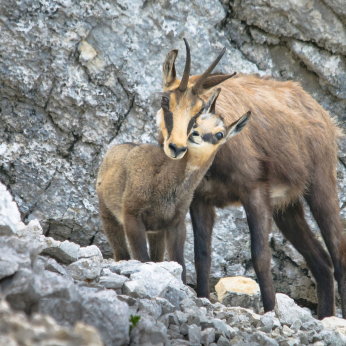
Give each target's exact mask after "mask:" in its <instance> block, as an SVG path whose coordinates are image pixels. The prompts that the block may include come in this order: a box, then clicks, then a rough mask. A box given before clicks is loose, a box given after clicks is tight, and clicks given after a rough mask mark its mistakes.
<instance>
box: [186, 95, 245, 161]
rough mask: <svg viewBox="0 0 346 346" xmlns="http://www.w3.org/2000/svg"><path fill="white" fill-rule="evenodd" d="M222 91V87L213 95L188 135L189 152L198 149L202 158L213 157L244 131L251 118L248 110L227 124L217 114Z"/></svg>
mask: <svg viewBox="0 0 346 346" xmlns="http://www.w3.org/2000/svg"><path fill="white" fill-rule="evenodd" d="M220 91H221V89H217V90H216V91H215V92H214V93H213V94H212V95H211V97H210V98H209V100H208V102H207V104H206V105H205V107H204V108H203V111H202V113H201V115H200V116H199V117H198V118H197V120H196V123H195V124H194V125H193V127H192V131H191V133H190V135H189V137H188V142H187V147H188V150H189V152H191V151H192V152H193V153H194V151H195V150H198V153H201V155H200V156H202V157H201V158H202V159H203V158H204V159H205V160H207V159H208V158H209V157H211V156H212V155H213V154H214V153H215V152H216V151H217V149H218V148H219V146H220V145H222V144H224V143H225V142H226V141H227V140H228V139H230V138H231V137H233V136H234V135H236V134H238V133H239V132H240V131H242V130H243V128H244V127H245V126H246V124H247V123H248V121H249V120H250V114H251V111H248V112H247V113H245V114H244V115H243V116H242V117H240V118H239V119H238V120H237V121H235V122H233V123H232V124H231V125H228V126H227V125H225V123H224V121H223V118H222V117H221V115H217V114H215V103H216V100H217V97H218V96H219V94H220Z"/></svg>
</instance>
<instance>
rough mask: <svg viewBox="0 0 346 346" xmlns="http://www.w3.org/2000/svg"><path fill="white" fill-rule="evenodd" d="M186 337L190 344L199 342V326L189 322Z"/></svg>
mask: <svg viewBox="0 0 346 346" xmlns="http://www.w3.org/2000/svg"><path fill="white" fill-rule="evenodd" d="M187 334H188V337H189V341H190V342H191V343H192V344H200V342H201V327H199V326H197V325H195V324H191V325H189V326H188V332H187Z"/></svg>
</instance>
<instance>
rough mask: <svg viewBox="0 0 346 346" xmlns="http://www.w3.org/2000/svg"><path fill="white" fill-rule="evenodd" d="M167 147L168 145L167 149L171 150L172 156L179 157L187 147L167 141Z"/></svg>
mask: <svg viewBox="0 0 346 346" xmlns="http://www.w3.org/2000/svg"><path fill="white" fill-rule="evenodd" d="M168 147H169V149H170V151H171V153H172V157H173V158H176V159H177V158H180V156H181V155H182V154H184V153H185V151H186V150H187V147H180V148H179V147H178V146H177V145H176V144H174V143H169V145H168Z"/></svg>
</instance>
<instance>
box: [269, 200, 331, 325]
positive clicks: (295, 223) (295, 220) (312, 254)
mask: <svg viewBox="0 0 346 346" xmlns="http://www.w3.org/2000/svg"><path fill="white" fill-rule="evenodd" d="M274 220H275V222H276V224H277V226H278V227H279V229H280V231H281V232H282V233H283V234H284V236H285V237H286V239H287V240H289V241H290V242H291V243H292V245H293V246H294V247H295V248H296V249H297V250H298V251H299V253H300V254H301V255H302V256H303V257H304V258H305V261H306V264H307V265H308V267H309V269H310V270H311V272H312V274H313V275H314V277H315V279H316V282H317V296H318V318H319V319H323V318H325V317H328V316H332V315H334V280H333V271H332V268H333V265H332V261H331V259H330V257H329V255H328V253H327V252H326V251H325V250H324V249H323V247H322V245H321V243H320V242H319V241H318V240H317V238H316V237H315V235H314V234H313V232H312V231H311V230H310V228H309V225H308V224H307V222H306V220H305V218H304V209H303V206H302V204H301V202H300V201H297V202H296V203H295V204H290V205H289V206H288V207H287V208H286V209H285V210H283V211H281V210H279V211H276V212H274Z"/></svg>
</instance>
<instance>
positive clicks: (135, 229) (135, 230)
mask: <svg viewBox="0 0 346 346" xmlns="http://www.w3.org/2000/svg"><path fill="white" fill-rule="evenodd" d="M124 229H125V234H126V236H127V239H128V241H129V244H130V247H131V251H132V254H133V257H134V258H135V259H136V260H139V261H141V262H149V261H150V258H149V255H148V251H147V239H146V234H145V226H144V224H143V221H142V220H141V219H140V218H139V217H137V216H133V215H131V214H128V213H124Z"/></svg>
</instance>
